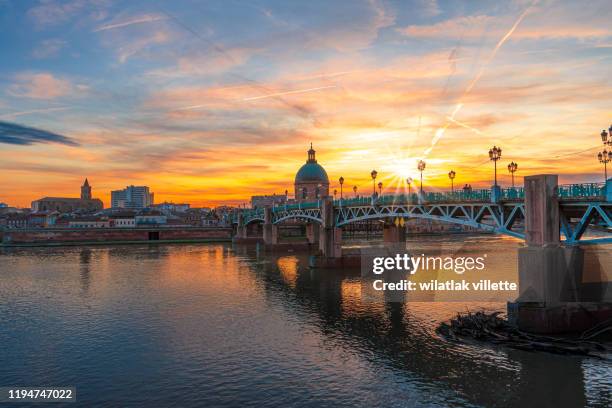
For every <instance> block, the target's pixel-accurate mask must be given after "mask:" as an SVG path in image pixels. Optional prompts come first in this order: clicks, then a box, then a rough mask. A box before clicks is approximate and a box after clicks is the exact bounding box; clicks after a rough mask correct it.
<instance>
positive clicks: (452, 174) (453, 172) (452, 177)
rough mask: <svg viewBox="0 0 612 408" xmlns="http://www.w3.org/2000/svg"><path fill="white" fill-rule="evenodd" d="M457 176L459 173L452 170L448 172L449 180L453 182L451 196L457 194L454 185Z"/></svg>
mask: <svg viewBox="0 0 612 408" xmlns="http://www.w3.org/2000/svg"><path fill="white" fill-rule="evenodd" d="M456 175H457V173H455V170H451V171H449V172H448V178H449V179H450V181H451V194H452V193H454V192H455V183H454V181H453V180H454V179H455V176H456Z"/></svg>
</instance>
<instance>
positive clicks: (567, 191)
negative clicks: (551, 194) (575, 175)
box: [558, 183, 606, 199]
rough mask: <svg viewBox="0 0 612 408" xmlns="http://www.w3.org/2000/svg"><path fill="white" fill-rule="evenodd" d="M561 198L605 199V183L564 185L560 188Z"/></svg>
mask: <svg viewBox="0 0 612 408" xmlns="http://www.w3.org/2000/svg"><path fill="white" fill-rule="evenodd" d="M558 194H559V197H560V198H576V199H580V198H596V197H604V196H605V195H606V194H605V185H604V183H586V184H562V185H560V186H559V188H558Z"/></svg>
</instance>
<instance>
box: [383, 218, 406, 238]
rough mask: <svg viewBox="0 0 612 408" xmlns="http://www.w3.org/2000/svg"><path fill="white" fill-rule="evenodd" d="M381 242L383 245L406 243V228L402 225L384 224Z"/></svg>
mask: <svg viewBox="0 0 612 408" xmlns="http://www.w3.org/2000/svg"><path fill="white" fill-rule="evenodd" d="M383 241H384V242H385V243H398V242H406V227H405V226H404V225H395V224H393V223H389V224H387V223H385V224H384V225H383Z"/></svg>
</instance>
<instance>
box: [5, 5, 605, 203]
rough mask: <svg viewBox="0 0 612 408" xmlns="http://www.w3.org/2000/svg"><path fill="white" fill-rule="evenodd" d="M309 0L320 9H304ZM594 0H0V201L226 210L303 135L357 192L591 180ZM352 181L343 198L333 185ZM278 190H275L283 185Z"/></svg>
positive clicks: (282, 172) (599, 70)
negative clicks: (88, 196) (137, 196)
mask: <svg viewBox="0 0 612 408" xmlns="http://www.w3.org/2000/svg"><path fill="white" fill-rule="evenodd" d="M322 10H325V13H322ZM611 15H612V6H610V5H609V4H608V3H607V2H605V1H601V2H592V3H590V5H589V7H583V6H582V5H581V4H579V3H574V2H569V1H567V2H566V1H539V2H537V1H536V2H529V1H514V2H508V3H505V4H491V3H487V2H437V1H434V0H429V1H426V0H423V1H414V2H394V1H388V2H387V1H380V2H379V1H364V2H359V3H356V2H346V3H343V2H333V3H326V2H325V3H317V2H309V3H308V4H300V3H298V4H290V5H289V4H284V3H282V2H250V3H241V2H237V1H235V2H206V3H200V2H192V1H185V2H180V3H168V2H162V1H155V2H143V1H134V2H130V3H125V2H123V3H122V2H114V1H106V0H104V1H102V0H91V1H85V0H80V1H44V2H33V1H24V2H13V1H0V22H2V27H1V28H0V33H1V34H2V38H3V39H4V40H3V42H2V44H1V45H0V50H1V51H2V53H3V55H6V57H7V58H3V60H4V61H6V63H4V61H3V64H2V66H1V67H0V78H1V81H2V85H1V86H0V88H1V89H0V171H1V172H2V177H1V178H0V191H2V196H0V201H2V202H6V203H8V204H10V205H15V206H21V207H29V206H30V202H31V201H33V200H36V199H38V198H41V197H43V196H46V195H52V196H76V195H77V193H78V190H77V188H76V186H79V185H80V184H81V183H82V180H83V179H84V178H85V177H88V178H89V181H90V182H91V183H92V185H93V186H94V188H95V194H94V195H95V196H96V198H100V199H101V200H102V201H103V202H104V205H105V207H109V206H110V192H111V190H115V189H117V188H120V187H123V186H125V185H126V184H134V185H146V186H150V188H151V191H155V194H156V201H174V202H189V203H192V204H193V205H195V206H210V205H221V204H239V203H244V202H247V201H248V199H249V198H250V196H252V195H262V194H272V193H277V194H278V193H283V192H284V191H285V190H286V189H287V190H289V191H290V192H291V191H292V186H293V181H294V180H293V177H294V175H295V172H296V171H297V169H298V168H299V167H300V166H301V165H302V164H304V162H305V159H306V151H307V149H308V148H309V146H310V145H309V144H310V143H311V142H312V143H313V144H314V148H315V150H316V151H317V159H318V160H319V162H320V163H321V164H322V165H323V166H324V167H325V169H326V170H327V172H328V174H329V177H330V182H331V184H330V190H331V191H333V189H335V188H338V189H339V187H338V181H337V180H338V178H339V177H340V176H343V177H344V178H345V180H346V181H345V192H346V193H347V194H352V190H350V189H351V188H352V186H353V185H357V186H358V191H359V193H360V194H369V193H371V188H372V181H371V178H370V171H371V170H372V169H376V170H377V171H378V174H379V177H380V178H379V180H377V181H382V182H383V185H384V190H385V191H386V192H393V191H394V190H395V189H396V188H399V189H400V190H401V189H402V188H403V185H404V183H405V178H406V177H413V178H414V179H415V180H416V179H418V177H419V172H418V170H417V162H418V161H419V160H421V159H423V160H425V161H426V163H427V167H426V169H425V171H424V173H423V175H424V184H425V186H426V188H429V189H443V190H446V189H449V187H450V181H449V179H448V176H447V174H448V172H449V171H450V170H454V171H455V172H456V178H455V179H454V183H455V186H456V187H460V186H462V185H463V184H465V183H470V184H472V186H474V187H475V188H476V187H489V186H490V185H491V184H492V179H493V166H492V163H491V162H490V161H489V158H488V156H487V152H488V150H489V149H490V148H491V147H492V146H493V145H497V146H501V147H502V148H503V154H502V158H501V160H500V162H499V164H498V165H499V173H498V178H499V181H500V184H503V185H505V186H509V185H510V180H511V175H510V173H509V172H508V171H507V170H506V165H507V164H508V163H510V162H516V163H518V171H517V172H516V173H515V175H514V176H515V178H516V182H517V184H520V183H521V182H522V177H523V176H525V175H529V174H536V173H545V172H549V173H554V174H559V175H560V182H562V183H571V182H602V181H603V166H602V165H601V164H600V163H599V162H598V160H597V152H598V151H599V150H601V149H602V147H601V139H600V138H599V132H601V130H602V129H603V128H607V127H608V126H610V119H611V118H610V109H609V107H610V105H611V102H612V87H610V81H611V79H610V76H609V70H610V69H609V67H610V49H611V48H612V41H611V37H612V30H611V29H610V24H609V21H610V17H611ZM349 191H350V193H349ZM290 195H291V194H290Z"/></svg>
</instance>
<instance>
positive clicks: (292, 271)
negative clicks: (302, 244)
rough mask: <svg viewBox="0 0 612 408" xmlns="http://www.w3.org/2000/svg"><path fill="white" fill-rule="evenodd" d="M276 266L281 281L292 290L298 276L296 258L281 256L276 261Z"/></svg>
mask: <svg viewBox="0 0 612 408" xmlns="http://www.w3.org/2000/svg"><path fill="white" fill-rule="evenodd" d="M276 266H277V267H278V271H279V272H280V274H281V276H282V278H283V280H284V281H285V282H286V283H287V285H289V286H290V287H292V288H295V283H296V281H297V276H298V258H297V257H295V256H283V257H280V258H278V259H277V261H276Z"/></svg>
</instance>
